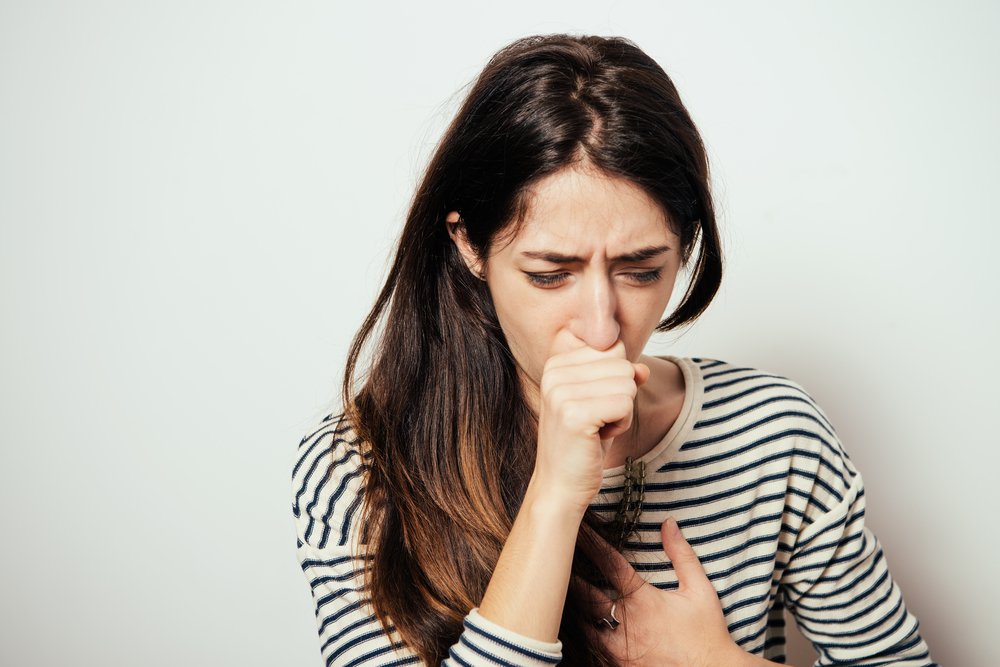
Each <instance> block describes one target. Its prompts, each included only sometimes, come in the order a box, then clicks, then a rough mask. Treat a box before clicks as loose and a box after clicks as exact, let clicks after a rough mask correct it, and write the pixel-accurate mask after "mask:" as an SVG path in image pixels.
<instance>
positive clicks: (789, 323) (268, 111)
mask: <svg viewBox="0 0 1000 667" xmlns="http://www.w3.org/2000/svg"><path fill="white" fill-rule="evenodd" d="M482 7H483V8H482V9H480V8H479V6H478V5H474V4H471V3H459V2H447V3H445V2H439V3H399V4H398V5H390V6H386V5H384V4H379V3H371V4H369V5H365V6H362V4H361V3H346V2H333V3H321V2H277V1H272V2H235V1H228V2H220V1H216V2H160V3H154V2H124V1H116V2H113V1H106V2H89V3H78V2H44V1H33V2H21V3H14V2H2V3H0V275H2V281H0V308H2V310H0V314H2V327H0V391H2V394H0V406H2V408H0V416H2V418H0V438H2V449H0V519H2V528H3V535H4V538H3V549H2V550H0V585H2V591H3V594H2V595H0V638H2V640H0V662H2V663H3V664H6V665H18V666H21V667H30V666H35V665H46V666H48V665H60V664H68V663H74V664H83V665H132V664H142V665H146V666H148V667H157V666H167V665H176V664H191V665H209V664H211V665H234V666H235V665H240V666H241V667H252V666H255V665H260V666H264V665H275V664H280V665H319V664H320V658H319V646H318V642H317V640H316V628H315V619H314V616H313V611H312V603H311V600H310V597H309V592H308V588H307V585H306V581H305V579H304V577H303V576H302V573H301V571H300V570H299V567H298V564H297V562H296V558H295V535H294V529H293V526H292V519H291V511H290V487H289V476H290V471H291V466H292V464H293V461H294V457H295V450H296V447H297V445H298V442H299V439H300V438H301V437H302V435H303V434H304V433H305V432H306V431H307V430H308V429H309V428H310V427H311V426H312V425H313V424H315V423H316V421H317V420H318V419H319V418H320V417H322V416H323V415H325V414H326V413H327V412H328V411H329V410H330V409H331V406H332V405H333V401H334V400H335V397H336V393H337V387H338V383H339V379H340V373H341V370H342V364H343V360H344V355H345V352H346V348H347V345H348V342H349V340H350V338H351V336H352V335H353V333H354V332H355V330H356V329H357V327H358V326H359V325H360V323H361V320H362V318H363V317H364V315H365V314H366V312H367V309H368V308H369V306H370V305H371V301H372V298H373V296H374V293H375V290H376V289H377V288H378V286H379V281H380V279H381V278H382V277H383V275H384V270H385V262H386V259H387V257H388V255H389V252H390V250H391V247H392V244H393V240H394V238H395V235H396V233H397V232H398V230H399V227H400V224H401V221H402V218H403V216H404V214H405V211H406V206H407V203H408V200H409V197H410V195H411V194H412V190H413V187H414V185H415V182H416V180H417V178H418V177H419V174H420V170H421V169H422V167H423V166H424V164H425V161H426V159H427V157H428V156H429V155H430V152H431V150H432V148H433V145H434V143H435V142H436V141H437V139H438V137H439V136H440V132H441V130H442V129H443V127H444V124H445V123H446V122H447V120H448V119H449V118H450V116H451V114H452V113H453V112H454V111H455V109H456V108H457V104H458V102H459V100H460V98H461V93H462V91H463V87H464V86H465V85H466V84H467V83H468V82H469V81H470V80H471V79H472V77H473V76H474V75H475V74H476V73H477V72H478V71H479V70H480V69H481V68H482V66H483V65H484V64H485V62H486V59H487V58H488V57H489V55H490V54H492V53H493V52H494V51H495V50H497V49H498V48H500V47H501V46H503V45H504V44H506V43H507V42H509V41H511V40H513V39H514V38H516V37H520V36H522V35H526V34H530V33H540V32H574V33H584V32H587V33H599V34H620V35H624V36H626V37H629V38H631V39H633V40H634V41H635V42H637V43H638V44H639V46H640V47H642V48H644V49H645V50H646V51H647V52H648V53H650V55H652V56H653V57H654V58H656V59H657V60H658V61H659V62H660V63H661V64H662V65H663V67H664V68H665V69H666V70H667V72H668V73H669V74H670V75H671V76H672V77H673V79H674V81H675V83H676V85H677V86H678V88H679V90H680V92H681V95H682V97H683V99H684V100H685V103H686V104H687V105H688V108H689V110H690V112H691V114H692V115H693V117H694V119H695V122H696V123H697V125H698V127H699V128H700V130H701V132H702V135H703V138H704V140H705V143H706V145H707V147H708V150H709V154H710V159H711V161H712V163H711V164H712V169H713V183H714V187H715V194H716V204H717V208H718V211H719V219H720V223H721V225H722V228H723V235H724V240H725V250H726V256H727V273H726V276H725V279H724V284H723V289H722V291H721V293H720V294H719V296H718V298H717V300H716V301H715V302H714V303H713V305H712V306H711V308H710V309H709V311H708V312H707V313H706V315H705V316H704V317H703V319H702V320H701V321H700V322H699V323H697V324H696V325H695V326H693V327H692V328H690V329H689V330H688V331H687V332H686V333H684V334H682V335H673V336H664V337H662V338H660V339H658V340H657V341H656V342H655V343H654V344H652V345H651V351H654V352H657V353H662V352H669V353H673V354H680V355H692V356H699V355H700V356H708V357H715V358H720V359H725V360H728V361H733V362H737V363H741V364H745V365H752V366H757V367H760V368H763V369H766V370H770V371H773V372H777V373H781V374H784V375H787V376H788V377H791V378H793V379H795V380H797V381H799V382H801V383H802V384H804V385H805V386H806V388H807V389H808V390H809V391H810V392H811V393H812V394H813V396H814V397H815V398H816V399H817V401H818V402H819V403H820V405H821V406H822V407H823V408H824V409H825V410H826V412H827V413H828V415H829V416H830V418H831V420H832V421H833V423H834V425H835V427H836V428H837V430H838V432H839V434H840V436H841V439H842V440H843V441H844V444H845V446H846V447H847V450H848V452H849V453H850V455H851V457H852V458H853V459H854V461H855V462H856V463H857V465H858V467H859V468H860V469H861V471H862V473H863V474H864V477H865V480H866V485H867V494H868V500H869V510H868V522H869V525H870V526H871V527H873V529H874V530H875V532H876V533H877V534H878V535H879V537H880V539H881V540H882V543H883V546H884V548H885V551H886V555H887V557H888V560H889V564H890V566H891V570H892V573H893V575H894V576H895V578H896V579H897V581H898V582H899V583H900V585H901V587H902V590H903V592H904V597H905V599H906V602H907V604H908V606H909V608H910V609H911V611H913V612H914V613H915V614H916V615H917V617H918V618H919V619H920V620H921V622H922V625H921V628H922V631H923V634H924V637H925V638H926V640H927V641H928V644H929V645H930V647H931V652H932V655H933V656H934V657H935V658H936V659H937V660H938V661H939V662H941V663H943V664H948V665H956V666H957V665H985V664H990V662H991V661H992V656H993V653H994V651H993V650H992V641H991V634H992V632H993V631H994V627H993V626H994V624H995V621H996V620H997V618H1000V614H998V613H997V611H998V610H997V606H998V605H997V602H996V600H997V598H998V597H1000V590H998V585H997V578H996V577H995V576H994V575H995V572H996V560H997V558H996V552H997V546H998V543H997V542H998V541H997V537H996V533H995V532H994V530H995V529H990V528H989V522H990V521H994V520H995V519H989V518H988V517H989V516H992V515H993V514H995V511H996V509H997V508H998V502H997V501H998V491H997V486H998V485H997V483H996V481H995V477H996V474H995V471H996V466H997V463H998V456H997V448H998V445H1000V438H998V437H997V435H996V434H995V432H994V431H993V430H992V418H993V416H995V414H994V411H995V410H996V408H995V406H994V404H995V402H996V399H997V391H996V390H995V388H994V386H995V385H994V383H993V378H994V377H996V374H997V372H998V371H1000V363H998V361H1000V359H998V354H997V351H996V347H995V344H996V341H997V340H998V339H1000V337H998V329H1000V327H998V314H997V313H998V304H1000V300H998V286H1000V280H998V278H1000V276H998V271H997V269H996V264H995V262H994V259H995V257H994V255H995V254H996V252H997V247H998V245H1000V244H998V241H1000V232H998V222H1000V221H998V216H997V214H996V213H995V199H996V192H997V186H996V181H997V178H998V176H1000V169H998V155H1000V130H998V126H997V118H1000V100H998V90H1000V87H998V85H997V84H998V77H997V70H998V63H1000V10H998V5H997V4H995V3H986V2H968V1H967V2H950V3H930V2H903V1H895V2H880V3H867V2H858V1H853V0H852V1H848V2H838V3H819V2H772V3H743V2H724V3H723V2H712V3H697V4H695V3H679V2H662V1H661V2H655V3H654V2H647V3H636V2H630V3H615V2H600V3H598V2H550V3H539V2H507V3H504V4H502V5H489V6H487V5H482ZM808 660H811V658H810V657H808V650H806V649H805V648H803V647H796V648H795V649H794V650H793V652H792V660H791V662H793V663H796V661H797V664H805V663H806V661H808Z"/></svg>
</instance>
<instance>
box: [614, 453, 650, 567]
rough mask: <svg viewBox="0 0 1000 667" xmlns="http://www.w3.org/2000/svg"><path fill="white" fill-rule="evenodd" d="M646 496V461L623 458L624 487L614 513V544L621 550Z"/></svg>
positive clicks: (632, 528) (636, 520)
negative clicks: (615, 539) (616, 539)
mask: <svg viewBox="0 0 1000 667" xmlns="http://www.w3.org/2000/svg"><path fill="white" fill-rule="evenodd" d="M645 497H646V463H645V462H644V461H639V463H638V464H636V463H635V462H634V461H633V459H632V457H631V456H629V457H627V458H626V459H625V487H624V489H622V498H621V500H620V501H618V511H617V512H616V513H615V528H616V529H617V530H616V532H617V534H618V541H617V543H616V544H615V546H616V547H617V549H618V551H619V552H621V551H622V550H623V548H624V546H625V539H626V538H627V537H628V536H629V535H631V534H632V531H633V530H635V525H636V523H638V521H639V515H640V514H642V501H643V500H645Z"/></svg>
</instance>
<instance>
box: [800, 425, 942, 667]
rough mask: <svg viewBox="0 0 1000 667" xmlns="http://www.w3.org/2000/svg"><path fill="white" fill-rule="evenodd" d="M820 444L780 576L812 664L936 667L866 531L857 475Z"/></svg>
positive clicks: (831, 444) (838, 449) (834, 445)
mask: <svg viewBox="0 0 1000 667" xmlns="http://www.w3.org/2000/svg"><path fill="white" fill-rule="evenodd" d="M817 410H818V408H817ZM826 444H827V446H826V447H825V448H824V451H823V455H822V459H821V465H820V466H819V467H818V469H817V476H816V478H815V484H814V487H813V492H812V493H811V494H810V498H809V503H808V505H807V508H806V511H805V516H804V521H803V526H802V527H801V530H800V531H799V534H798V537H797V539H796V541H795V544H794V546H793V548H792V553H791V555H790V558H789V562H788V564H787V567H786V568H785V569H784V571H783V572H782V574H781V580H780V586H781V588H782V591H783V595H784V599H785V605H786V608H787V609H788V610H789V611H790V612H791V614H792V616H793V617H794V618H795V621H796V623H797V625H798V627H799V629H800V630H801V632H802V634H803V635H805V636H806V637H807V638H808V639H809V640H810V641H811V642H812V643H813V645H814V646H815V647H816V649H817V651H818V652H819V656H820V657H819V661H818V662H817V663H816V664H817V665H857V666H863V665H871V666H874V665H879V666H888V665H893V666H898V667H903V666H906V667H917V666H921V667H926V666H928V665H934V664H935V663H934V662H933V661H932V659H931V657H930V653H929V650H928V648H927V644H926V643H925V642H924V640H923V639H922V638H921V636H920V632H919V623H918V622H917V619H916V618H915V617H914V616H913V615H912V614H911V613H909V612H908V611H907V609H906V605H905V604H904V602H903V596H902V592H901V591H900V588H899V586H898V585H897V584H896V582H895V581H893V579H892V576H891V575H890V574H889V567H888V563H887V561H886V557H885V554H884V553H883V551H882V547H881V545H880V544H879V541H878V539H877V538H876V536H875V535H874V534H873V533H872V531H871V530H869V529H868V528H867V527H866V526H865V493H864V485H863V482H862V479H861V475H860V473H859V472H858V471H857V469H856V468H855V467H854V465H853V463H852V462H851V460H850V459H849V458H848V457H847V454H846V453H845V452H844V450H843V448H842V446H841V443H840V442H839V441H838V440H837V438H836V436H835V435H833V436H832V437H831V438H829V440H828V442H827V443H826Z"/></svg>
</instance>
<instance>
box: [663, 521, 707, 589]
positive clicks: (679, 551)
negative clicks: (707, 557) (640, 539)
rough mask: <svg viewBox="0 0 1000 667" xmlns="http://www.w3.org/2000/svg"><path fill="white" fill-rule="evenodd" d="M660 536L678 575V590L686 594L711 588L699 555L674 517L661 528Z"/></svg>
mask: <svg viewBox="0 0 1000 667" xmlns="http://www.w3.org/2000/svg"><path fill="white" fill-rule="evenodd" d="M660 536H661V537H662V538H663V551H664V552H665V553H666V554H667V557H668V558H669V559H670V562H671V563H672V564H673V566H674V572H676V573H677V583H678V590H679V591H681V592H684V591H685V590H690V589H691V588H700V587H702V586H705V585H708V586H709V587H711V585H712V584H711V582H710V581H709V580H708V576H707V575H706V574H705V568H703V567H702V566H701V561H700V560H698V554H696V553H695V552H694V549H692V548H691V545H690V544H688V543H687V540H685V539H684V535H683V534H681V529H680V526H678V525H677V521H676V520H675V519H674V518H673V517H669V518H668V519H667V520H666V521H664V522H663V524H662V525H661V526H660ZM713 590H714V589H713Z"/></svg>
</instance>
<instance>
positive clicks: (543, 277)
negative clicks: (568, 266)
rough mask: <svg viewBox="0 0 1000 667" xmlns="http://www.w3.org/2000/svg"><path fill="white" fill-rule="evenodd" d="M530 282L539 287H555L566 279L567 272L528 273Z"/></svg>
mask: <svg viewBox="0 0 1000 667" xmlns="http://www.w3.org/2000/svg"><path fill="white" fill-rule="evenodd" d="M524 275H526V276H528V282H530V283H531V284H532V285H536V286H538V287H554V286H555V285H558V284H560V283H562V282H563V281H564V280H566V276H567V275H568V274H566V273H527V272H525V274H524Z"/></svg>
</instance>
